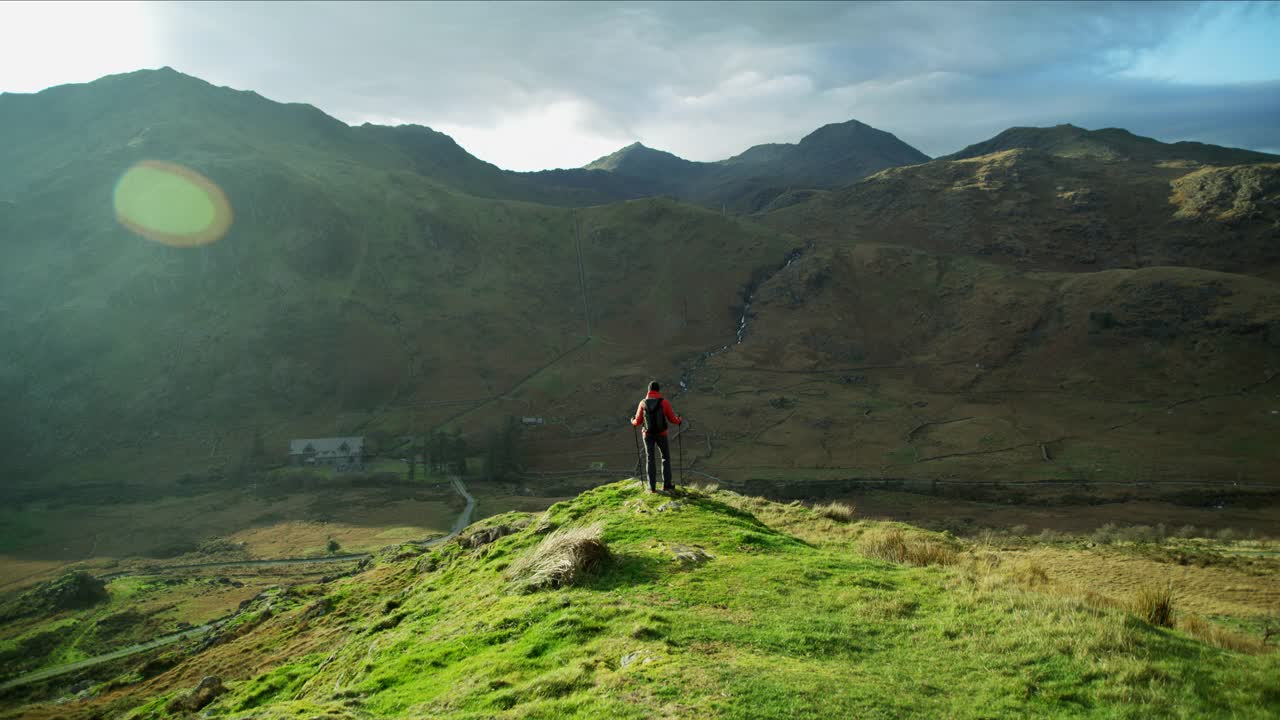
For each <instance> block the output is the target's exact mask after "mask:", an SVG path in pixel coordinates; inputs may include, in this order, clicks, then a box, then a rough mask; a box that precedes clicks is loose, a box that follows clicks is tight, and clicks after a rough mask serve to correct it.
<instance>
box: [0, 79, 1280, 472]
mask: <svg viewBox="0 0 1280 720" xmlns="http://www.w3.org/2000/svg"><path fill="white" fill-rule="evenodd" d="M0 133H3V136H4V137H6V138H7V139H11V142H7V143H5V144H4V145H2V146H0V244H2V245H3V250H4V253H5V257H6V262H5V263H0V346H3V347H4V348H5V350H6V351H5V353H4V354H3V356H0V404H3V406H4V407H5V408H6V410H8V412H6V413H3V414H0V431H8V436H10V437H21V438H23V442H22V443H21V449H20V450H19V451H17V452H13V453H6V454H5V455H4V456H2V457H0V462H4V463H7V464H8V465H9V466H10V470H9V471H8V472H7V473H6V477H10V478H17V479H16V480H14V481H11V483H10V485H13V484H24V485H27V484H30V485H31V486H34V485H36V484H37V482H38V481H39V482H42V483H43V484H44V485H45V486H48V487H52V483H53V481H54V479H55V478H56V479H57V480H60V481H63V482H67V483H73V484H81V485H84V484H87V483H90V482H101V481H104V480H109V481H111V482H125V481H128V482H132V483H140V484H146V483H151V482H162V481H169V480H173V479H174V478H177V477H179V476H181V475H182V474H184V473H195V474H197V475H201V474H204V475H208V476H210V477H223V476H228V475H234V474H235V473H237V472H240V470H238V469H237V468H240V466H241V463H242V460H243V458H244V455H245V453H246V452H248V450H249V449H250V448H251V447H253V446H254V445H255V444H263V443H265V446H266V447H269V448H277V447H283V446H284V445H285V443H286V442H287V440H288V439H289V438H290V437H317V436H323V435H325V434H342V435H347V434H363V433H373V432H384V433H387V434H391V435H404V434H410V433H419V434H420V433H424V432H427V431H429V430H431V429H433V428H438V427H441V426H443V425H445V424H446V423H448V424H450V426H451V427H457V428H459V429H461V430H463V431H464V432H468V433H472V434H474V435H477V436H482V435H483V433H484V432H485V431H486V430H487V429H488V428H491V427H493V426H495V425H498V424H501V423H502V422H503V421H504V420H505V418H507V417H510V416H519V415H539V416H544V417H546V418H548V425H547V428H548V429H545V430H538V431H530V435H529V436H528V437H527V445H528V447H527V453H526V454H527V457H528V462H529V467H530V468H532V469H535V470H545V471H552V472H563V473H573V472H580V471H581V470H582V468H583V467H589V466H590V465H589V463H604V464H605V466H606V467H608V468H610V469H618V468H625V469H628V470H629V469H630V467H631V463H632V462H633V458H632V457H631V455H630V454H631V451H632V448H631V447H629V446H628V443H627V441H626V439H625V438H622V435H623V434H625V433H627V432H629V428H628V427H627V426H625V425H624V424H623V421H622V419H621V418H622V417H623V416H625V415H626V414H627V411H628V410H630V409H631V407H633V404H634V402H635V400H636V399H637V397H633V396H635V395H636V394H637V391H638V390H640V389H642V388H643V386H644V384H645V383H646V382H647V381H648V380H649V379H650V378H652V377H660V378H663V379H664V380H665V381H666V385H667V387H668V388H672V389H673V393H672V394H673V395H674V396H675V400H676V401H677V403H678V407H680V408H681V409H682V411H683V412H685V413H687V414H689V415H690V416H691V417H697V418H698V425H697V430H696V432H697V434H695V435H693V436H691V442H690V444H689V445H690V448H696V449H690V450H689V457H688V461H689V464H691V465H693V466H694V467H696V468H697V469H698V470H699V471H702V472H707V473H708V474H710V475H715V476H723V477H736V478H739V479H743V478H746V477H748V476H749V477H750V478H753V479H759V480H761V481H762V482H768V483H786V482H790V481H791V480H793V479H795V478H796V477H805V478H809V479H812V478H815V477H844V478H847V477H872V476H875V477H900V478H923V479H928V478H936V477H939V476H947V477H963V478H983V479H1009V480H1018V479H1028V478H1030V479H1048V480H1062V479H1079V478H1081V477H1098V476H1099V475H1100V474H1101V475H1106V476H1111V477H1116V478H1121V479H1125V480H1126V481H1128V480H1133V479H1139V478H1143V479H1151V478H1156V479H1159V478H1170V477H1173V478H1177V477H1187V476H1188V475H1194V476H1195V477H1197V478H1202V479H1211V480H1213V479H1222V478H1231V479H1236V478H1240V477H1246V478H1255V479H1265V478H1268V477H1273V474H1269V473H1271V470H1270V468H1273V467H1274V463H1275V462H1276V461H1277V460H1280V457H1277V450H1276V447H1275V445H1274V443H1273V442H1271V441H1269V440H1267V438H1269V437H1273V433H1274V430H1275V427H1274V423H1275V422H1276V420H1274V417H1275V416H1273V415H1272V414H1270V413H1271V410H1272V409H1274V408H1273V407H1272V405H1274V393H1275V392H1276V384H1275V383H1274V382H1273V381H1274V380H1275V379H1276V377H1277V370H1280V291H1278V290H1277V285H1276V280H1277V278H1278V277H1280V244H1278V243H1277V237H1278V236H1280V235H1278V232H1277V228H1280V214H1278V213H1280V179H1278V178H1280V164H1277V162H1276V158H1273V157H1271V156H1266V155H1260V154H1257V153H1247V152H1246V151H1237V150H1231V149H1228V148H1215V147H1212V146H1204V145H1199V144H1193V143H1175V144H1172V145H1168V144H1164V143H1159V142H1156V141H1154V140H1149V139H1145V138H1138V137H1136V136H1133V135H1130V134H1128V133H1125V132H1123V131H1111V130H1108V131H1099V132H1089V131H1083V130H1080V129H1078V128H1072V127H1070V126H1062V127H1059V128H1050V129H1014V130H1011V131H1008V132H1006V133H1002V134H1001V135H1000V136H998V137H997V138H994V139H992V140H990V141H988V142H986V143H982V144H980V145H978V146H973V147H971V148H970V149H969V150H966V151H965V152H963V153H961V154H959V155H966V153H967V154H970V155H973V156H972V157H969V156H967V155H966V156H965V157H963V158H958V159H941V160H935V161H932V162H929V161H928V158H927V157H925V156H923V155H921V154H920V153H918V152H916V151H915V150H913V149H912V148H910V147H909V146H906V145H905V144H903V143H901V142H900V141H898V140H897V139H896V138H894V137H893V136H892V135H890V134H888V133H884V132H882V131H879V130H875V129H874V128H870V127H868V126H866V125H863V124H861V123H857V122H849V123H843V124H839V125H830V126H827V127H824V128H821V129H819V130H818V131H816V132H814V133H812V134H810V135H809V136H807V137H806V138H804V139H803V140H802V141H801V142H799V143H797V144H795V145H763V146H757V147H754V148H751V149H749V150H747V151H746V152H744V153H742V154H740V155H738V156H735V157H733V158H730V159H728V160H723V161H720V162H716V163H693V162H689V161H686V160H682V159H680V158H678V157H676V156H674V155H670V154H668V153H662V152H659V151H655V150H651V149H649V148H645V147H643V146H639V145H635V146H631V147H629V148H625V149H623V150H622V151H619V152H618V153H615V154H613V155H611V156H608V157H607V158H603V159H601V160H599V161H597V162H595V163H592V164H591V165H590V166H588V167H587V168H584V169H578V170H562V171H547V172H541V173H510V172H506V171H503V170H501V169H499V168H497V167H495V166H493V165H489V164H487V163H484V162H482V161H480V160H478V159H476V158H474V157H472V156H471V155H469V154H468V153H467V152H466V151H465V150H463V149H462V148H461V147H459V146H458V145H457V144H456V143H454V142H453V140H452V139H450V138H449V137H448V136H446V135H443V134H440V133H437V132H434V131H432V130H430V129H428V128H422V127H414V126H405V127H399V128H386V127H376V126H368V125H366V126H363V127H357V128H352V127H348V126H346V125H344V124H342V123H340V122H338V121H336V120H334V119H332V118H329V117H328V116H326V115H324V114H323V113H321V112H320V111H318V110H316V109H315V108H311V107H309V106H301V105H282V104H278V103H274V102H271V101H268V100H266V99H264V98H261V97H260V96H258V95H256V94H254V93H251V92H238V91H234V90H229V89H226V88H216V87H213V86H211V85H208V84H207V83H204V82H202V81H200V80H197V79H195V78H190V77H187V76H184V75H181V74H179V73H176V72H174V71H171V70H167V69H166V70H160V71H143V72H139V73H132V74H129V75H123V76H113V77H108V78H104V79H102V80H100V81H97V82H94V83H89V84H86V85H76V86H64V87H59V88H53V89H51V90H48V91H45V92H42V93H38V94H36V95H4V96H0ZM975 148H978V149H986V150H987V151H988V152H986V154H975V153H978V152H979V150H978V149H975ZM144 159H150V160H163V161H168V162H174V163H179V164H182V165H185V166H187V167H190V168H192V169H194V170H197V171H199V172H200V173H202V174H204V175H206V176H207V177H209V178H210V179H212V180H213V181H214V182H215V183H217V184H218V185H219V186H220V187H221V188H222V189H223V190H224V191H225V193H226V195H227V197H228V199H229V201H230V203H231V206H232V208H233V209H234V212H235V223H234V224H233V225H232V228H231V231H230V232H229V234H227V236H226V237H224V238H223V239H222V240H221V241H219V242H217V243H214V244H212V245H206V246H203V247H196V248H174V247H168V246H164V245H159V244H156V243H152V242H149V241H146V240H143V239H141V238H139V237H137V236H135V235H133V234H132V233H130V232H129V231H127V230H125V229H124V228H122V227H121V226H120V225H119V224H117V222H116V221H115V218H114V216H113V213H112V209H111V195H112V188H113V186H114V185H115V183H116V181H117V179H118V178H120V176H121V175H122V173H124V171H125V170H126V169H127V168H129V167H130V166H132V165H133V164H134V163H136V162H138V161H140V160H144ZM868 173H870V175H869V177H866V178H865V179H863V180H861V181H860V182H856V183H855V182H854V181H856V180H858V178H861V177H863V176H864V175H867V174H868ZM851 183H853V184H851ZM659 195H665V196H672V195H674V196H676V197H677V198H680V199H682V200H688V201H692V202H693V203H698V204H705V205H710V206H712V208H713V209H706V208H702V207H698V206H697V205H696V204H686V203H685V202H681V201H679V200H676V199H672V198H671V197H662V198H659V197H654V196H659ZM722 207H730V208H733V209H736V210H756V209H759V208H763V209H764V210H765V212H764V213H762V214H761V215H759V216H757V217H755V218H751V219H747V218H743V217H740V216H734V215H732V214H725V213H723V212H721V208H722ZM677 380H679V382H677ZM681 385H683V389H681V390H679V391H675V388H676V387H679V386H681ZM1267 393H1271V394H1270V395H1268V394H1267ZM952 421H956V422H952ZM1268 423H1271V424H1268ZM550 428H555V430H551V429H550ZM534 432H538V433H541V434H540V435H537V436H534V435H533V433H534ZM620 439H621V440H622V441H623V442H621V443H619V440H620ZM620 445H621V447H619V446H620Z"/></svg>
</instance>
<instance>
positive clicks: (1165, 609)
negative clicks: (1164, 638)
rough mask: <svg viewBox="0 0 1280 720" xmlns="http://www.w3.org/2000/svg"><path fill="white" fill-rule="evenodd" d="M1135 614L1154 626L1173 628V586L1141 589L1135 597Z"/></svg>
mask: <svg viewBox="0 0 1280 720" xmlns="http://www.w3.org/2000/svg"><path fill="white" fill-rule="evenodd" d="M1133 612H1134V614H1135V615H1137V616H1138V617H1140V618H1142V619H1143V620H1145V621H1147V622H1148V623H1150V624H1152V625H1158V626H1160V627H1167V628H1171V627H1173V584H1172V583H1170V584H1169V585H1165V586H1164V587H1152V586H1147V587H1144V588H1140V589H1139V590H1138V593H1137V595H1135V596H1134V597H1133Z"/></svg>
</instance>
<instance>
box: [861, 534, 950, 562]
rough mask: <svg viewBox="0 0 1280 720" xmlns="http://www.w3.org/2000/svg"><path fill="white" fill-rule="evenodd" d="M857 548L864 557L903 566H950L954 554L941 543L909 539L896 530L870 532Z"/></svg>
mask: <svg viewBox="0 0 1280 720" xmlns="http://www.w3.org/2000/svg"><path fill="white" fill-rule="evenodd" d="M858 547H859V548H860V549H861V550H862V552H863V554H864V555H869V556H871V557H877V558H880V559H881V560H888V561H889V562H895V563H901V564H903V565H919V566H924V565H951V564H953V563H954V562H955V561H956V553H955V551H954V550H952V549H951V548H949V547H947V546H946V545H943V544H942V543H938V542H934V541H932V540H925V539H924V538H920V537H910V536H908V535H907V534H906V533H904V532H902V531H901V530H899V529H897V528H890V529H887V530H872V531H870V532H868V533H867V534H865V535H863V536H862V539H861V540H860V541H859V542H858Z"/></svg>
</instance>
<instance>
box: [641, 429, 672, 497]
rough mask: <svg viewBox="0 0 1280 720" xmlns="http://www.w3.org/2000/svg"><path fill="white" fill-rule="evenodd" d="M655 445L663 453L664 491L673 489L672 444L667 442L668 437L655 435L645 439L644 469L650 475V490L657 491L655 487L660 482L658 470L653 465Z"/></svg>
mask: <svg viewBox="0 0 1280 720" xmlns="http://www.w3.org/2000/svg"><path fill="white" fill-rule="evenodd" d="M654 445H657V446H658V449H659V450H661V451H662V489H663V490H670V489H671V443H670V442H669V441H668V440H667V436H666V435H654V436H653V437H650V436H648V435H646V436H645V437H644V469H645V472H646V473H648V475H649V489H650V490H654V489H656V488H655V487H654V486H655V484H656V483H657V481H658V468H657V467H656V466H655V465H654V464H653V453H654Z"/></svg>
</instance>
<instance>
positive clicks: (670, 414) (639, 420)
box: [631, 390, 682, 437]
mask: <svg viewBox="0 0 1280 720" xmlns="http://www.w3.org/2000/svg"><path fill="white" fill-rule="evenodd" d="M653 398H662V414H663V415H666V416H667V422H669V423H671V424H672V425H679V424H680V423H681V422H682V421H681V420H680V418H678V417H676V411H675V410H672V409H671V403H669V402H667V399H666V398H664V397H662V393H660V392H658V391H657V390H650V391H649V394H648V395H647V396H646V397H645V400H652V399H653ZM631 424H632V425H634V426H636V427H639V426H641V425H643V424H644V400H641V401H640V407H638V408H636V416H635V417H633V418H631ZM644 434H645V437H648V436H649V431H648V430H645V431H644ZM658 434H659V435H664V436H665V435H666V434H667V431H666V430H663V431H662V432H660V433H658Z"/></svg>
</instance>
